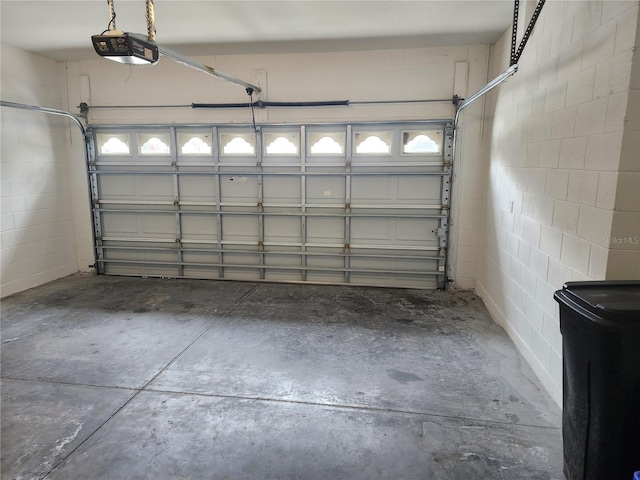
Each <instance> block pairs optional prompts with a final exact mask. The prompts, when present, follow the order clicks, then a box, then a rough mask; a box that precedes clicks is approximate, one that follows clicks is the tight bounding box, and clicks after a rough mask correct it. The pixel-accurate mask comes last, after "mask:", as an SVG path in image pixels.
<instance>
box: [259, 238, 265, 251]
mask: <svg viewBox="0 0 640 480" xmlns="http://www.w3.org/2000/svg"><path fill="white" fill-rule="evenodd" d="M258 251H259V252H264V242H263V241H262V240H260V241H259V242H258Z"/></svg>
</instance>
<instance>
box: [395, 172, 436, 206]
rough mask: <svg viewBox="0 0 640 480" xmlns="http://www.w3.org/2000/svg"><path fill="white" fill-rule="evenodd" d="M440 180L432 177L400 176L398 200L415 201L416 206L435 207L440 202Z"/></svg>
mask: <svg viewBox="0 0 640 480" xmlns="http://www.w3.org/2000/svg"><path fill="white" fill-rule="evenodd" d="M441 182H442V178H441V177H439V176H432V175H429V176H427V175H416V176H408V175H407V176H402V177H399V178H398V200H403V203H407V202H404V201H405V200H415V201H416V203H417V204H420V203H422V204H425V205H437V204H439V203H440V201H441V193H440V187H441V185H440V184H441Z"/></svg>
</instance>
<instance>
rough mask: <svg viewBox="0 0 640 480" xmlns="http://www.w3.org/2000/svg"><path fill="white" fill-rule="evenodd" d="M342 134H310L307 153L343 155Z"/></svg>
mask: <svg viewBox="0 0 640 480" xmlns="http://www.w3.org/2000/svg"><path fill="white" fill-rule="evenodd" d="M344 143H345V142H344V134H342V133H310V134H309V144H310V147H309V153H310V154H311V155H340V156H343V155H344Z"/></svg>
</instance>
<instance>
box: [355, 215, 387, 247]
mask: <svg viewBox="0 0 640 480" xmlns="http://www.w3.org/2000/svg"><path fill="white" fill-rule="evenodd" d="M395 223H396V222H395V219H393V218H391V219H389V218H353V219H352V220H351V240H352V243H371V242H376V243H379V242H380V241H382V242H387V243H388V242H391V241H392V232H393V231H394V230H395Z"/></svg>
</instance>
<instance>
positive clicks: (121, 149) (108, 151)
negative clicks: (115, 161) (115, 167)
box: [97, 133, 130, 155]
mask: <svg viewBox="0 0 640 480" xmlns="http://www.w3.org/2000/svg"><path fill="white" fill-rule="evenodd" d="M97 143H98V145H99V150H100V155H129V153H130V152H129V135H128V134H126V133H122V134H109V135H104V134H99V135H98V136H97Z"/></svg>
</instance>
